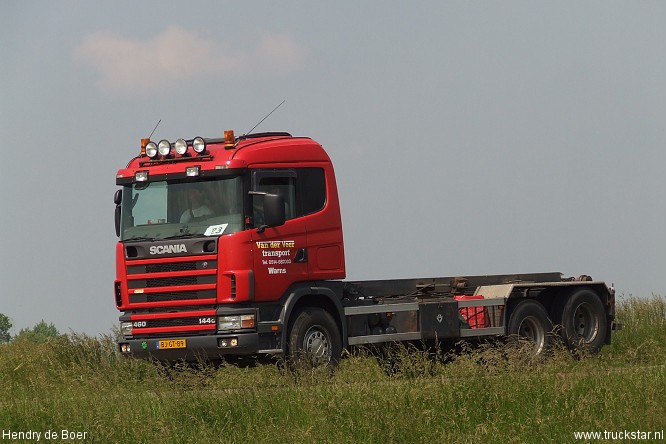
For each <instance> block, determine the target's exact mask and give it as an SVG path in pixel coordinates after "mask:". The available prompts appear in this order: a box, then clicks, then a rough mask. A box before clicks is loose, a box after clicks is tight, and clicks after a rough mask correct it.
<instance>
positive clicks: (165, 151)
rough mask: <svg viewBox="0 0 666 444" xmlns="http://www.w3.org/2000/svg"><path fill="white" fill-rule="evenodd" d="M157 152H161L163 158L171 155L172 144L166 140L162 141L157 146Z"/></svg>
mask: <svg viewBox="0 0 666 444" xmlns="http://www.w3.org/2000/svg"><path fill="white" fill-rule="evenodd" d="M157 151H159V153H160V155H162V156H168V155H169V153H171V142H169V141H168V140H166V139H165V140H160V143H158V144H157Z"/></svg>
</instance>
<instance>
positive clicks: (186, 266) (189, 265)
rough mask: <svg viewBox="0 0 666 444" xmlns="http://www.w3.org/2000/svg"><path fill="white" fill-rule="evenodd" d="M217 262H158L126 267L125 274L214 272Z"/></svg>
mask: <svg viewBox="0 0 666 444" xmlns="http://www.w3.org/2000/svg"><path fill="white" fill-rule="evenodd" d="M216 268H217V261H187V262H158V263H155V264H143V265H128V267H127V274H129V275H132V274H146V273H148V274H150V273H169V272H173V271H194V270H215V269H216Z"/></svg>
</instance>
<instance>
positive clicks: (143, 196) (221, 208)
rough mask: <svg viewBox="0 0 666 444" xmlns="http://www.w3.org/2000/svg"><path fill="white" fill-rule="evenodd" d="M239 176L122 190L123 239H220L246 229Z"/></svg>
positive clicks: (152, 184) (170, 182)
mask: <svg viewBox="0 0 666 444" xmlns="http://www.w3.org/2000/svg"><path fill="white" fill-rule="evenodd" d="M241 184H242V181H241V178H240V176H233V177H224V178H214V179H210V180H206V181H198V182H192V181H182V180H174V181H162V182H144V183H135V184H132V185H126V186H124V187H123V199H122V204H121V205H122V206H121V222H120V230H121V231H120V239H121V240H123V241H132V240H145V239H167V238H177V237H188V236H193V235H205V236H219V235H222V234H229V233H235V232H237V231H240V230H242V229H243V215H242V207H243V206H242V202H243V199H242V186H241Z"/></svg>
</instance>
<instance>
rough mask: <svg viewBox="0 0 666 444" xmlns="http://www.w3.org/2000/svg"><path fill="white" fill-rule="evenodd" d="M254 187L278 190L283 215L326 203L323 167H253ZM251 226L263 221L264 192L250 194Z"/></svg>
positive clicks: (292, 215) (314, 209)
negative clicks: (283, 210)
mask: <svg viewBox="0 0 666 444" xmlns="http://www.w3.org/2000/svg"><path fill="white" fill-rule="evenodd" d="M252 183H253V189H254V191H259V192H263V193H270V194H280V195H282V197H283V198H284V206H285V216H286V219H287V220H289V219H294V218H296V217H301V216H305V215H308V214H312V213H316V212H317V211H320V210H322V209H323V208H324V205H325V204H326V180H325V176H324V170H323V169H322V168H289V169H283V170H280V169H271V170H263V169H262V170H256V171H255V172H254V174H253V178H252ZM252 214H253V220H254V226H259V225H261V224H262V223H263V196H257V195H255V196H252Z"/></svg>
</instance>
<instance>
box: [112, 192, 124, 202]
mask: <svg viewBox="0 0 666 444" xmlns="http://www.w3.org/2000/svg"><path fill="white" fill-rule="evenodd" d="M122 201H123V190H116V194H114V195H113V203H114V204H116V205H120V204H121V203H122Z"/></svg>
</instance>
